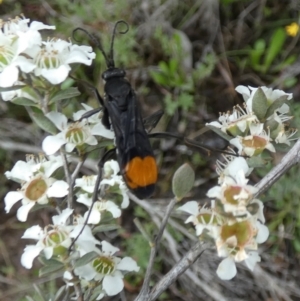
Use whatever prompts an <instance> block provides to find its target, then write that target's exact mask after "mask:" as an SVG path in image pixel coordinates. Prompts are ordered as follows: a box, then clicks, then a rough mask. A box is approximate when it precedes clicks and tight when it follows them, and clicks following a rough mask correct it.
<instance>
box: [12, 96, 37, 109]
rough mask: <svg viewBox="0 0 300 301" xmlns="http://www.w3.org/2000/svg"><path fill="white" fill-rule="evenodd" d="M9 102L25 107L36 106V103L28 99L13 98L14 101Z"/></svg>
mask: <svg viewBox="0 0 300 301" xmlns="http://www.w3.org/2000/svg"><path fill="white" fill-rule="evenodd" d="M11 102H12V103H14V104H16V105H21V106H25V107H36V106H37V103H35V102H34V101H33V100H31V99H28V98H26V97H17V98H14V99H12V101H11Z"/></svg>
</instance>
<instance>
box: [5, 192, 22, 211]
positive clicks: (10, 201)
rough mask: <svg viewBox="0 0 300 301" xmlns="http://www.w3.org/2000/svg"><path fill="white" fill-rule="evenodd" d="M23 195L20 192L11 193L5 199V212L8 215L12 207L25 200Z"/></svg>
mask: <svg viewBox="0 0 300 301" xmlns="http://www.w3.org/2000/svg"><path fill="white" fill-rule="evenodd" d="M23 197H24V196H23V194H22V193H21V192H19V191H10V192H8V193H7V195H6V196H5V198H4V202H5V212H6V213H8V212H9V211H10V209H11V207H12V206H13V205H14V204H15V203H17V202H18V201H20V200H21V199H22V198H23Z"/></svg>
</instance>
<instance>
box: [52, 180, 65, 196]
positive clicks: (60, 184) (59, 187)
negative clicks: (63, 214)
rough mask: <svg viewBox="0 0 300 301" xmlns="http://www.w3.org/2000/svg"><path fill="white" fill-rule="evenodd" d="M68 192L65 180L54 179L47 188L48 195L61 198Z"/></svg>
mask: <svg viewBox="0 0 300 301" xmlns="http://www.w3.org/2000/svg"><path fill="white" fill-rule="evenodd" d="M68 192H69V185H68V183H66V182H65V181H56V182H54V183H53V184H52V186H51V187H50V188H48V190H47V196H48V197H56V198H62V197H64V196H66V195H67V194H68Z"/></svg>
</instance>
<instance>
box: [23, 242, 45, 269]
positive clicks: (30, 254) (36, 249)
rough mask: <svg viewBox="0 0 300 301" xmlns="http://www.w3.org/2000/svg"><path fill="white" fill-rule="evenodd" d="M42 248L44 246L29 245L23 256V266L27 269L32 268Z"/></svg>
mask: <svg viewBox="0 0 300 301" xmlns="http://www.w3.org/2000/svg"><path fill="white" fill-rule="evenodd" d="M42 250H43V247H42V246H32V245H30V246H27V247H26V248H25V249H24V253H23V254H22V256H21V264H22V266H23V267H25V268H26V269H31V268H32V262H33V260H34V259H35V258H36V257H37V256H38V255H39V254H40V252H41V251H42Z"/></svg>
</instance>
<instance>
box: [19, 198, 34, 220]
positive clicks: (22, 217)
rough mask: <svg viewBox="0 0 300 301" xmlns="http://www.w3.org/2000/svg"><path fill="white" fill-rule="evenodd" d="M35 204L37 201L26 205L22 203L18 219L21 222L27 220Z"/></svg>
mask: <svg viewBox="0 0 300 301" xmlns="http://www.w3.org/2000/svg"><path fill="white" fill-rule="evenodd" d="M34 205H35V202H29V203H28V204H26V205H22V206H21V207H20V208H19V209H18V211H17V219H18V220H19V221H20V222H26V221H27V216H28V213H29V211H30V209H31V208H32V207H33V206H34Z"/></svg>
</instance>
